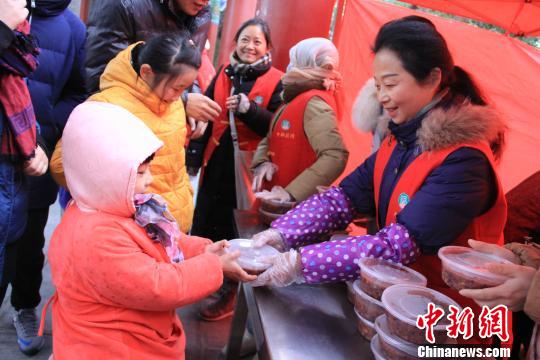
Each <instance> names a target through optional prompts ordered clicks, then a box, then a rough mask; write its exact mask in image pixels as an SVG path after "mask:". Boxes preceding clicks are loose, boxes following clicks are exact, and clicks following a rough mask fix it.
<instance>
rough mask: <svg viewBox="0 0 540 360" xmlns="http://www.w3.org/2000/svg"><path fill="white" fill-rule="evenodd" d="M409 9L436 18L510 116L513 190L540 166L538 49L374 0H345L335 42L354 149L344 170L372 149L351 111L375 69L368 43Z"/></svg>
mask: <svg viewBox="0 0 540 360" xmlns="http://www.w3.org/2000/svg"><path fill="white" fill-rule="evenodd" d="M472 2H473V1H470V2H469V1H468V2H467V3H472ZM478 2H479V3H480V2H481V3H485V2H484V1H478ZM534 3H535V2H534V1H533V3H532V4H534ZM499 11H500V9H499ZM410 14H417V15H421V16H425V17H427V18H429V19H430V20H432V21H433V22H434V23H435V25H436V26H437V28H438V29H439V31H440V32H441V33H442V34H443V35H444V36H445V38H446V40H447V42H448V45H449V47H450V49H451V51H452V54H453V56H454V61H455V63H456V65H460V66H462V67H463V68H464V69H465V70H467V71H469V72H470V73H471V74H473V76H474V78H475V79H476V80H477V82H478V83H479V85H480V87H481V88H482V89H483V91H484V92H485V94H486V95H487V97H488V98H489V99H490V102H491V103H492V104H493V105H494V106H495V107H496V108H497V109H498V110H499V111H500V112H501V114H502V116H504V117H505V118H506V120H507V122H508V126H509V132H508V137H507V148H506V152H505V155H504V157H503V159H502V162H501V165H500V168H499V170H500V174H501V178H502V182H503V187H504V189H505V191H508V190H510V189H511V188H512V187H514V186H515V185H517V184H518V183H519V182H520V181H522V180H523V179H525V178H526V177H527V176H529V175H531V174H532V173H534V172H535V171H537V170H538V169H540V156H539V154H540V131H539V128H540V118H539V117H538V113H539V112H538V107H539V105H540V101H539V100H538V94H540V81H539V79H540V51H538V50H537V49H535V48H533V47H531V46H529V45H527V44H525V43H523V42H521V41H519V40H517V39H513V38H510V37H507V36H504V35H502V34H498V33H494V32H491V31H487V30H483V29H479V28H476V27H473V26H470V25H467V24H463V23H461V22H456V21H452V20H448V19H444V18H440V17H437V16H431V15H427V14H425V13H422V12H416V11H413V10H410V9H407V8H403V7H398V6H395V5H390V4H388V3H381V2H378V1H375V0H362V1H360V0H348V1H347V3H346V9H345V12H344V16H343V19H342V20H341V21H342V22H343V23H342V24H340V34H339V39H338V41H337V44H336V45H337V47H338V49H339V51H340V57H341V72H342V74H343V79H344V81H343V88H342V89H341V91H340V93H339V95H338V105H339V107H340V113H341V123H340V127H341V129H342V131H343V134H344V136H345V140H346V143H347V146H348V147H349V150H350V151H351V156H350V159H349V163H348V164H347V169H346V171H345V174H348V173H350V172H351V171H352V170H354V169H355V168H356V166H358V165H359V164H360V163H361V162H362V161H363V160H364V159H365V157H367V156H368V155H369V152H370V147H371V136H369V135H364V134H361V133H359V132H358V131H356V130H355V129H354V128H353V126H352V124H351V113H350V109H351V106H352V103H353V101H354V99H355V98H356V95H357V93H358V91H359V89H360V88H361V87H362V85H363V84H364V82H365V81H366V80H367V79H368V78H369V77H370V76H371V73H372V72H371V63H372V55H371V53H370V46H371V45H372V44H373V40H374V38H375V35H376V33H377V31H378V29H379V28H380V26H381V25H382V24H384V23H385V22H387V21H389V20H392V19H396V18H400V17H403V16H406V15H410Z"/></svg>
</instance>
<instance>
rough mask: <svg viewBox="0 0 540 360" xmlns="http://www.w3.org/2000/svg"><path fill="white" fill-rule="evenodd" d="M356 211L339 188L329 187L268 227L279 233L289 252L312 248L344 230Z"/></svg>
mask: <svg viewBox="0 0 540 360" xmlns="http://www.w3.org/2000/svg"><path fill="white" fill-rule="evenodd" d="M355 213H356V210H354V207H353V205H352V202H351V200H350V199H349V198H348V197H347V195H345V192H344V191H343V189H341V188H340V187H331V188H330V189H328V190H327V191H326V192H324V193H323V194H316V195H313V196H311V197H310V198H308V199H306V200H304V201H303V202H301V203H300V204H298V205H297V206H296V207H295V208H294V209H292V210H290V211H289V212H288V213H286V214H285V215H283V216H281V217H280V218H279V219H276V220H274V222H272V225H271V227H272V228H274V229H276V230H278V231H279V232H280V233H281V236H282V237H283V241H284V243H285V245H286V246H287V247H288V248H297V247H298V246H302V245H306V244H312V243H314V242H318V241H320V240H319V239H320V238H321V237H322V236H324V235H327V234H329V233H331V232H333V231H338V230H343V229H345V228H346V227H347V225H349V223H350V222H351V221H352V219H353V217H354V215H355Z"/></svg>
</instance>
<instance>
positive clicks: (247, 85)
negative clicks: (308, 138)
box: [186, 65, 283, 168]
mask: <svg viewBox="0 0 540 360" xmlns="http://www.w3.org/2000/svg"><path fill="white" fill-rule="evenodd" d="M221 71H223V67H220V68H219V69H218V71H217V73H216V75H215V76H214V78H213V79H212V82H211V83H210V85H209V86H208V88H207V89H206V93H205V95H206V96H208V97H209V98H210V99H214V89H215V86H216V80H217V78H218V75H219V74H220V73H221ZM225 71H226V73H227V74H230V76H232V82H233V86H234V93H235V94H240V93H243V94H246V95H247V94H249V92H250V91H251V89H252V88H253V86H254V85H255V82H256V81H257V78H258V77H259V76H261V75H263V74H265V73H266V72H267V71H268V69H266V70H264V71H257V70H255V69H249V70H248V72H247V73H246V74H245V75H244V76H235V74H234V70H233V68H232V66H231V65H229V66H227V68H226V69H225ZM282 91H283V85H282V84H281V82H279V83H278V85H277V86H276V88H275V89H274V92H273V93H272V98H271V99H270V101H269V102H268V107H267V108H266V109H265V108H261V107H260V106H258V105H257V103H255V102H254V101H251V105H250V107H249V110H248V111H247V112H246V113H245V114H240V113H238V114H236V117H237V118H238V119H239V120H240V121H242V122H243V123H244V124H246V125H247V126H248V127H249V129H250V130H252V131H253V132H255V133H256V134H257V135H259V136H260V137H261V138H262V137H265V136H266V135H267V134H268V129H269V128H270V122H271V121H272V116H273V115H274V112H275V111H276V110H277V108H278V107H279V105H281V103H282V102H283V101H282V100H281V92H282ZM223 111H226V109H224V110H223ZM211 136H212V122H210V123H209V124H208V128H207V129H206V131H205V133H204V135H203V136H202V137H201V138H199V139H196V140H192V141H190V142H189V146H188V151H187V154H186V165H187V166H188V167H192V168H200V167H201V165H202V162H203V157H204V150H205V148H206V145H207V144H208V140H209V139H210V137H211ZM219 141H220V144H221V145H220V146H219V147H218V148H216V151H219V148H220V147H222V148H226V150H224V151H226V152H228V153H231V154H232V151H233V150H232V141H231V130H230V129H227V130H225V132H224V133H223V135H222V136H221V139H220V140H219ZM223 142H225V143H227V145H223Z"/></svg>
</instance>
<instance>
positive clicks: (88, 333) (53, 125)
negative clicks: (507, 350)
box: [0, 0, 540, 359]
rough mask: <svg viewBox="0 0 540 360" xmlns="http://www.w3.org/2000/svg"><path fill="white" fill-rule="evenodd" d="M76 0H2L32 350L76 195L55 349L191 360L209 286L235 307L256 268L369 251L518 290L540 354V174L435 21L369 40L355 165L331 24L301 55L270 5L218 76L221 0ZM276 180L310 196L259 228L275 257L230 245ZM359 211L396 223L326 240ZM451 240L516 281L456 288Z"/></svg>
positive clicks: (6, 128)
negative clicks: (463, 283) (510, 152)
mask: <svg viewBox="0 0 540 360" xmlns="http://www.w3.org/2000/svg"><path fill="white" fill-rule="evenodd" d="M70 1H71V0H35V1H26V0H0V87H1V89H2V90H1V92H0V107H1V110H2V111H1V113H0V116H1V127H0V131H1V133H2V137H1V140H0V149H1V150H0V151H1V153H0V185H1V186H0V211H1V214H2V216H1V217H0V294H1V297H0V301H3V299H4V296H5V294H6V290H7V288H8V286H9V285H11V287H12V291H11V305H12V307H13V309H14V315H13V323H14V326H15V329H16V331H17V337H18V345H19V348H20V350H21V351H22V352H23V353H25V354H27V355H32V354H35V353H37V352H38V351H39V350H40V349H41V348H42V347H43V344H44V340H43V336H42V331H43V321H44V319H43V318H42V319H41V323H42V324H41V329H39V328H40V319H39V317H38V315H37V314H36V308H37V307H38V305H39V304H40V302H41V300H42V299H41V297H40V294H39V289H40V286H41V282H42V275H41V272H42V268H43V264H44V259H45V257H44V254H43V247H44V243H45V237H44V228H45V225H46V223H47V219H48V213H49V207H50V206H51V204H53V203H54V202H55V200H56V198H57V195H58V194H60V203H61V204H62V207H63V208H64V209H65V211H64V213H63V215H62V219H61V222H60V224H59V225H58V226H57V228H56V230H55V232H54V234H53V236H52V238H51V242H50V247H49V251H48V254H47V256H48V259H49V262H50V266H51V273H52V280H53V284H54V286H55V288H56V291H55V294H54V295H53V297H52V298H51V299H49V301H48V302H47V305H46V306H45V308H47V307H48V306H49V304H50V307H51V312H52V320H53V329H52V332H53V357H54V358H55V359H70V358H72V357H73V356H74V354H77V356H78V357H80V358H97V357H106V358H137V359H138V358H141V359H143V358H144V359H147V358H152V359H158V358H159V359H173V358H183V357H184V351H185V347H186V344H185V334H184V329H183V327H182V324H181V322H180V319H179V318H178V316H177V315H176V312H175V309H177V308H178V307H181V306H185V305H188V304H192V303H196V302H199V301H201V300H203V299H206V300H205V302H204V304H203V306H202V309H201V312H200V316H201V317H202V318H203V319H205V320H207V321H216V320H220V319H223V318H226V317H228V316H230V315H231V314H232V312H233V311H234V304H235V295H236V292H237V287H238V282H249V283H250V284H251V285H252V286H277V287H280V286H288V285H290V284H293V283H309V284H319V283H326V282H343V281H350V280H355V279H357V278H358V277H359V268H358V265H357V264H358V261H359V259H361V258H363V257H374V258H382V259H387V260H391V261H394V262H397V263H402V264H406V265H409V266H410V267H412V268H414V269H415V270H417V271H418V272H420V273H422V274H424V275H425V276H426V277H427V279H428V286H429V287H431V288H433V289H436V290H438V291H440V292H442V293H444V294H446V295H448V296H449V297H450V298H452V299H454V300H456V301H457V302H458V303H459V304H460V305H462V306H469V307H471V309H473V312H474V313H475V314H476V315H479V314H480V311H481V306H483V305H488V306H494V305H498V304H504V305H507V306H508V307H509V308H510V309H511V310H512V311H515V312H516V313H518V314H521V315H518V316H516V319H519V318H521V319H522V322H518V321H516V322H515V323H514V325H515V324H525V325H523V326H522V327H521V328H519V327H518V326H514V329H515V333H514V335H515V343H514V344H520V345H523V348H524V349H528V350H529V353H530V355H529V356H531V359H535V358H536V357H537V356H540V355H538V354H540V353H539V351H540V330H538V326H537V325H536V326H535V327H534V330H532V328H533V326H534V325H535V324H537V323H538V322H539V321H540V307H539V306H538V303H539V302H538V301H537V300H538V298H539V297H540V275H539V272H538V268H539V266H540V250H539V247H538V245H535V244H538V243H540V239H539V238H538V236H539V234H540V228H539V225H540V220H539V219H538V214H539V211H538V208H535V206H537V204H538V203H540V201H537V202H534V201H533V202H532V203H531V201H530V200H531V198H536V199H537V198H538V193H537V192H536V194H535V193H534V192H533V191H537V189H538V186H536V185H535V184H537V183H538V180H539V176H538V173H536V174H535V175H533V176H531V178H529V179H527V180H526V181H525V182H524V183H523V184H522V185H520V186H518V187H517V188H516V189H514V190H513V191H512V192H510V193H509V194H508V196H505V194H504V192H503V189H502V186H501V183H500V181H499V175H498V172H497V164H498V162H499V160H500V158H501V156H502V154H503V152H504V148H505V133H506V131H507V125H506V124H505V122H504V120H503V119H502V118H501V116H500V115H499V114H498V113H497V112H496V111H495V109H494V108H493V106H492V104H489V102H488V101H487V100H486V97H485V96H484V95H483V94H482V91H481V89H480V88H479V86H478V85H477V83H476V82H475V80H474V77H473V76H471V75H470V74H469V73H468V72H467V71H466V70H464V69H462V68H461V67H460V66H458V65H456V64H455V63H454V60H453V58H452V54H451V53H450V51H449V49H448V47H447V44H446V41H445V39H444V37H443V36H442V35H441V34H440V33H439V31H438V30H437V29H436V27H435V25H434V24H433V23H432V22H431V21H429V20H428V19H426V18H423V17H419V16H408V17H405V18H401V19H396V20H393V21H390V22H388V23H386V24H384V25H383V26H382V27H381V28H380V30H379V32H378V34H377V36H376V39H375V42H374V44H366V46H370V45H372V50H373V54H374V60H373V65H372V72H373V78H372V79H370V80H369V81H368V83H367V84H366V85H365V86H364V88H363V89H362V91H361V92H360V95H359V97H358V100H357V102H356V103H355V107H354V111H353V113H354V115H353V117H354V118H355V119H354V120H355V121H357V122H358V123H359V124H360V125H359V128H361V129H362V130H364V131H370V132H372V133H373V153H372V154H371V155H370V156H368V157H367V158H366V159H365V161H364V162H363V163H362V164H358V167H357V168H356V169H355V170H354V171H353V172H352V173H350V174H348V175H347V176H345V178H344V179H343V180H342V181H341V182H339V183H338V184H335V181H336V179H338V177H339V176H340V175H342V173H343V171H344V169H345V165H346V163H347V160H348V155H349V152H348V150H347V148H346V146H345V143H344V140H343V137H342V135H341V134H340V131H339V129H338V111H337V107H336V101H335V94H336V92H338V91H339V89H340V84H341V81H342V78H341V74H340V72H339V53H338V50H337V49H336V47H335V46H334V44H333V43H332V42H331V41H330V40H328V39H324V38H309V39H304V40H302V41H300V42H298V43H297V44H296V45H295V46H293V47H292V48H291V49H290V51H289V57H290V62H289V66H288V67H287V69H286V71H285V72H284V73H283V72H281V71H280V70H278V69H277V68H275V67H274V66H273V65H272V56H271V51H272V49H273V48H274V47H275V46H278V45H279V44H277V45H276V44H274V43H273V42H272V37H271V29H270V27H269V25H268V24H267V23H266V22H265V21H264V20H263V19H261V18H253V19H250V20H248V21H246V22H244V23H243V24H242V25H241V26H240V27H239V29H238V30H237V32H236V34H235V36H234V39H233V40H234V45H235V46H234V49H233V51H232V53H231V54H230V56H229V61H228V62H227V63H226V64H224V65H222V66H221V67H220V68H218V70H217V73H216V75H215V77H214V78H213V80H212V82H211V83H210V84H209V86H207V88H202V86H200V83H199V81H198V73H199V68H200V67H201V62H202V50H203V48H204V45H205V43H206V38H207V33H208V29H209V26H210V13H209V9H208V0H169V1H164V0H160V1H158V0H134V1H131V2H124V1H117V0H100V1H98V2H95V4H94V5H93V7H92V9H91V12H90V17H89V20H88V23H87V25H86V26H87V28H86V27H85V25H84V24H83V23H82V22H81V21H80V19H79V18H78V17H77V16H76V15H74V14H73V13H72V12H71V11H70V10H69V9H68V8H67V7H68V5H69V4H70ZM190 124H193V125H194V126H193V128H194V130H195V131H193V132H190V131H189V128H190V127H191V126H190ZM291 154H294V156H291ZM196 174H199V176H200V182H199V191H198V193H197V196H196V199H195V198H194V193H193V189H192V187H191V185H190V175H196ZM332 185H334V186H332ZM257 199H263V200H273V201H277V202H287V203H295V204H297V205H296V206H295V207H294V208H293V209H292V210H290V211H289V212H287V213H286V214H284V215H282V216H281V217H279V218H278V219H276V220H275V221H273V222H272V223H271V225H270V228H269V229H267V230H265V231H263V232H260V233H258V234H256V235H254V236H253V244H254V246H255V247H260V246H264V245H269V246H272V247H274V248H276V249H278V250H279V251H280V255H277V256H274V257H272V258H270V259H268V261H269V262H270V263H271V265H272V266H270V267H269V269H268V270H266V271H264V272H263V273H262V274H260V275H258V276H256V275H252V274H248V273H247V272H246V271H245V270H244V269H242V268H241V267H240V266H239V265H238V263H237V262H236V259H237V258H238V256H240V253H239V252H230V251H227V250H226V248H228V247H229V243H228V241H227V240H230V239H233V238H235V237H236V233H235V226H234V217H233V211H234V209H254V207H256V206H257V204H258V201H259V200H257ZM359 216H370V217H372V218H373V219H374V224H373V227H374V228H376V229H377V230H376V231H374V232H373V233H370V234H367V235H361V236H354V235H351V236H346V237H344V238H343V239H340V240H339V241H338V240H331V241H326V242H321V240H320V239H321V236H323V235H327V234H330V233H333V232H336V231H344V230H345V229H346V228H347V226H348V225H349V224H350V223H351V222H352V221H353V220H354V219H355V218H357V217H359ZM507 220H508V223H507ZM505 224H506V227H505ZM505 243H506V245H505ZM447 245H460V246H470V247H472V248H474V249H476V250H478V251H481V252H486V253H490V254H496V255H497V256H500V257H503V258H504V259H507V260H509V261H510V262H511V263H509V264H492V265H493V266H491V265H490V268H489V270H490V271H492V272H494V273H499V274H502V275H505V276H506V277H507V278H508V280H507V281H505V282H504V283H503V284H502V285H500V286H497V287H493V288H486V289H465V290H461V291H459V292H458V291H455V290H452V289H451V288H449V287H448V286H447V285H446V284H445V283H444V282H443V279H442V277H441V263H440V260H439V259H438V258H437V255H436V254H437V251H438V250H439V249H440V248H441V247H443V246H447ZM211 295H212V296H211ZM4 306H7V305H6V304H4ZM520 316H521V317H520ZM527 328H528V329H531V330H530V331H526V330H527ZM524 334H525V335H524ZM531 338H532V341H531ZM490 341H491V339H482V338H479V337H477V336H476V337H473V339H472V340H469V342H472V343H476V344H478V343H489V342H490ZM529 344H532V346H531V347H530V348H528V346H529ZM519 351H520V349H519V348H517V349H516V352H519Z"/></svg>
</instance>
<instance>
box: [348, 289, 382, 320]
mask: <svg viewBox="0 0 540 360" xmlns="http://www.w3.org/2000/svg"><path fill="white" fill-rule="evenodd" d="M360 287H361V281H360V280H356V281H355V282H354V283H353V292H354V308H355V309H356V310H357V311H358V313H359V314H360V316H362V317H363V318H364V319H367V320H369V321H375V319H376V318H377V317H379V316H380V315H382V314H384V306H383V304H382V302H381V301H380V300H377V299H375V298H372V297H371V296H369V295H368V294H366V293H365V292H364V291H362V289H361V288H360Z"/></svg>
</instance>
